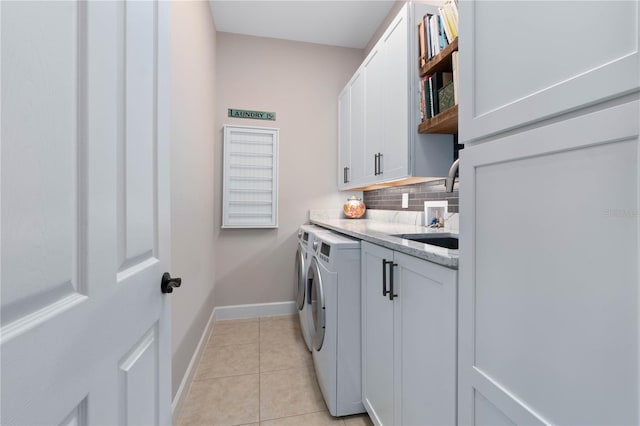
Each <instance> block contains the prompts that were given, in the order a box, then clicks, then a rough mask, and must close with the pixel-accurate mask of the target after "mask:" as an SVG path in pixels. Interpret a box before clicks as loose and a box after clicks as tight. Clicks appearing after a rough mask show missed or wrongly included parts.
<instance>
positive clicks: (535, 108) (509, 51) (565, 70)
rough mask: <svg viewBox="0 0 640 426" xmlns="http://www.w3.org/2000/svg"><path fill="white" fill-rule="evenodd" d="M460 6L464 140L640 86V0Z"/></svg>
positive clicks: (494, 3) (461, 104)
mask: <svg viewBox="0 0 640 426" xmlns="http://www.w3.org/2000/svg"><path fill="white" fill-rule="evenodd" d="M460 9H461V10H460V52H462V54H461V55H460V70H461V71H460V79H461V81H460V87H461V91H460V95H461V98H460V137H461V142H472V141H476V140H479V139H482V138H483V137H486V136H490V135H492V134H496V133H499V132H502V131H506V130H508V129H511V128H514V127H517V126H521V125H523V124H527V123H531V122H535V121H539V120H542V119H545V118H549V117H552V116H554V115H558V114H561V113H563V112H566V111H571V110H575V109H577V108H580V107H583V106H587V105H590V104H593V103H596V102H599V101H602V100H606V99H610V98H612V97H616V96H620V95H622V94H625V93H629V92H631V91H633V90H637V88H638V87H639V86H640V53H639V51H638V45H639V41H640V36H639V31H638V22H639V16H640V11H639V6H638V1H637V0H633V1H606V2H598V1H554V2H537V1H524V2H501V1H465V2H460ZM551 28H553V30H550V29H551ZM466 53H468V54H466Z"/></svg>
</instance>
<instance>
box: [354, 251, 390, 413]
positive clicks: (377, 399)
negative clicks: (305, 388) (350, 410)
mask: <svg viewBox="0 0 640 426" xmlns="http://www.w3.org/2000/svg"><path fill="white" fill-rule="evenodd" d="M383 259H386V260H392V259H393V251H391V250H388V249H385V248H382V247H379V246H376V245H373V244H369V243H366V242H364V241H363V242H362V256H361V262H362V271H361V272H362V275H361V279H362V402H363V404H364V406H365V408H366V409H367V411H368V412H369V414H370V415H371V417H372V418H373V419H374V421H375V423H376V424H378V425H392V424H394V423H393V415H394V412H393V403H394V401H393V351H394V349H393V302H392V301H391V300H389V297H388V296H383V295H382V261H383Z"/></svg>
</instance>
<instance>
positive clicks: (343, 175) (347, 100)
mask: <svg viewBox="0 0 640 426" xmlns="http://www.w3.org/2000/svg"><path fill="white" fill-rule="evenodd" d="M350 167H351V88H350V85H349V84H347V87H345V88H344V90H342V92H341V93H340V95H339V96H338V188H339V189H345V188H347V187H348V183H349V176H348V175H349V171H350V170H349V169H350Z"/></svg>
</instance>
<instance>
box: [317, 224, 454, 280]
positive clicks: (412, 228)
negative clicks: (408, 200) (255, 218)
mask: <svg viewBox="0 0 640 426" xmlns="http://www.w3.org/2000/svg"><path fill="white" fill-rule="evenodd" d="M310 220H311V223H314V224H316V225H318V226H322V227H324V228H328V229H331V230H334V231H336V232H340V233H342V234H345V235H349V236H351V237H354V238H358V239H360V240H364V241H368V242H370V243H373V244H378V245H380V246H383V247H386V248H389V249H391V250H396V251H399V252H402V253H406V254H408V255H410V256H415V257H419V258H421V259H425V260H428V261H429V262H433V263H437V264H438V265H442V266H446V267H447V268H451V269H458V257H459V254H458V253H459V251H458V250H452V249H446V248H441V247H437V246H433V245H429V244H423V243H418V242H415V241H410V240H406V239H404V238H400V237H393V236H392V235H394V234H428V233H450V234H454V235H457V233H454V232H451V231H448V230H446V229H434V228H427V227H425V226H420V225H414V224H408V223H396V222H386V221H382V220H380V219H342V218H335V217H334V218H332V217H330V216H328V215H326V214H314V212H313V211H312V212H311V215H310Z"/></svg>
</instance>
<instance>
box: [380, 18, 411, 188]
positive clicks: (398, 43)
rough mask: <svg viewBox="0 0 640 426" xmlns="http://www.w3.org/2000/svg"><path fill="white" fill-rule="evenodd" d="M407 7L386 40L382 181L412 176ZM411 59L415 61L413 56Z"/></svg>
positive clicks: (384, 38)
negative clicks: (410, 161) (410, 168)
mask: <svg viewBox="0 0 640 426" xmlns="http://www.w3.org/2000/svg"><path fill="white" fill-rule="evenodd" d="M408 13H409V8H408V6H405V7H404V8H403V9H402V11H401V12H400V13H399V14H398V16H397V17H396V19H395V20H394V22H393V23H392V24H391V25H390V26H389V30H388V32H387V33H386V34H385V35H384V37H383V39H382V40H383V46H384V54H385V57H384V62H385V79H384V81H385V84H384V87H383V90H384V102H383V106H384V110H383V111H384V117H385V126H384V142H383V148H382V154H383V156H382V159H381V160H380V172H381V173H382V175H381V178H382V179H384V180H389V179H398V178H402V177H405V176H407V175H408V174H409V145H410V144H411V141H409V138H410V136H409V135H410V132H409V121H410V120H409V90H410V87H409V70H408V67H407V55H408V53H407V52H408V44H409V40H408V39H409V36H408V29H407V27H408V21H407V20H408V17H407V15H408ZM411 59H415V58H414V57H413V56H411Z"/></svg>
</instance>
